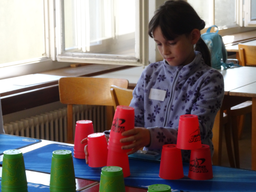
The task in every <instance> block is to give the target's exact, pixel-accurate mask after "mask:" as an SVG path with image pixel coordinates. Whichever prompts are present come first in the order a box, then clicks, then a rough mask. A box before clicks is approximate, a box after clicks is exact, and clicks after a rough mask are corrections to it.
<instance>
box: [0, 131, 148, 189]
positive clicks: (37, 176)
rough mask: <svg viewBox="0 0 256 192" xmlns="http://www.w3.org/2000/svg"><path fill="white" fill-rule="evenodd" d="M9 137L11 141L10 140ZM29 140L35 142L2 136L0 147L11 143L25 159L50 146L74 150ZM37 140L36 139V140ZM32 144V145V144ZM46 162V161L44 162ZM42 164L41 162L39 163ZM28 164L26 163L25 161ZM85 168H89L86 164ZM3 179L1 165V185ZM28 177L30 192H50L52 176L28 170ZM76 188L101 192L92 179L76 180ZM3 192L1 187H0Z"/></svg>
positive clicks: (0, 154)
mask: <svg viewBox="0 0 256 192" xmlns="http://www.w3.org/2000/svg"><path fill="white" fill-rule="evenodd" d="M8 137H9V139H8ZM28 139H30V140H33V138H27V137H20V136H13V135H7V134H0V145H1V143H2V142H8V140H9V142H11V144H10V148H9V149H14V148H19V150H20V151H21V152H22V153H23V155H24V159H25V155H26V153H28V152H31V151H33V150H38V149H39V150H40V148H42V147H45V146H47V145H50V144H58V145H60V144H64V145H65V146H69V147H72V148H73V146H74V145H73V144H67V143H60V142H55V141H48V140H40V142H38V141H37V142H34V143H32V141H27V140H28ZM21 140H24V142H28V144H27V145H25V144H24V143H21V142H20V141H21ZM35 140H36V139H35ZM30 142H31V143H30ZM13 147H14V148H13ZM0 148H1V149H6V150H8V149H7V148H6V146H4V147H1V146H0ZM2 152H3V151H0V162H1V161H2V157H3V155H2ZM42 161H44V159H43V160H42ZM39 163H40V162H39ZM25 164H26V161H25ZM85 166H87V165H86V164H85ZM1 177H2V165H0V183H1ZM26 177H27V181H28V187H29V189H30V190H29V191H28V192H41V191H42V192H44V191H47V192H49V183H50V174H49V173H45V172H38V171H34V170H26ZM76 187H77V191H82V192H98V191H99V182H98V181H95V180H90V179H82V178H76ZM0 191H1V186H0ZM125 191H126V192H146V191H147V190H146V189H142V188H134V187H129V186H126V187H125Z"/></svg>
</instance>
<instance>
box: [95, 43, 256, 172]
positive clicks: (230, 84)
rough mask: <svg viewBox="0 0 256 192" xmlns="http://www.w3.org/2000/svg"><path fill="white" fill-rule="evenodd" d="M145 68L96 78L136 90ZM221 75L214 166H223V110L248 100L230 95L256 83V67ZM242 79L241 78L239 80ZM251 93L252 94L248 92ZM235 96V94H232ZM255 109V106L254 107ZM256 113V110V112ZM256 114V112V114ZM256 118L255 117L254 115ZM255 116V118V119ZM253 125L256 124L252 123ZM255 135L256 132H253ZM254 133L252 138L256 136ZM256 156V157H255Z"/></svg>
mask: <svg viewBox="0 0 256 192" xmlns="http://www.w3.org/2000/svg"><path fill="white" fill-rule="evenodd" d="M255 42H256V41H255ZM143 70H144V69H143V67H133V68H130V69H125V70H121V71H116V72H111V73H106V74H103V75H99V76H96V77H107V78H110V77H117V78H118V77H119V78H125V79H128V80H129V87H131V88H134V87H135V85H136V83H137V82H138V80H139V77H140V75H141V73H142V71H143ZM220 72H221V74H222V75H223V78H224V84H225V87H224V90H225V96H224V100H223V103H222V107H221V109H220V110H219V112H218V113H217V115H216V118H215V122H214V126H213V135H214V136H213V144H214V148H215V151H214V156H213V163H214V165H221V151H222V131H221V125H222V121H223V110H225V109H228V108H231V107H232V106H234V105H236V104H239V103H241V102H243V101H246V100H248V97H251V96H248V95H245V94H243V95H242V94H239V95H237V96H236V97H234V96H233V95H230V93H232V92H231V91H233V90H236V89H239V88H242V87H244V86H247V85H250V84H252V83H254V82H256V67H247V66H245V67H237V68H230V69H227V70H220ZM239 77H240V78H239ZM248 93H250V92H248ZM232 94H233V93H232ZM253 107H254V108H255V106H253ZM255 111H256V110H255ZM254 114H256V112H255V113H254ZM254 116H255V115H254ZM254 116H253V117H254ZM252 123H255V122H253V121H252ZM254 129H256V128H255V125H254V124H252V130H254ZM253 133H255V132H253ZM253 133H252V136H253V135H255V134H253ZM252 142H253V143H252V146H254V147H252V155H253V159H252V169H253V170H256V139H255V138H254V139H253V140H252ZM254 154H255V155H254Z"/></svg>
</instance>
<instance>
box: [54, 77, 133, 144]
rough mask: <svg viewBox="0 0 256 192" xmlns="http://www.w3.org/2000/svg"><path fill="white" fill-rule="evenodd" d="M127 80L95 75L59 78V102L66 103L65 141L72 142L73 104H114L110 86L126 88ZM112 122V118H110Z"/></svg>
mask: <svg viewBox="0 0 256 192" xmlns="http://www.w3.org/2000/svg"><path fill="white" fill-rule="evenodd" d="M128 84H129V82H128V80H126V79H115V78H95V77H63V78H61V79H60V80H59V97H60V102H61V103H63V104H66V105H67V142H68V143H70V142H73V140H74V138H73V105H100V106H114V103H113V101H112V97H111V94H110V91H109V89H110V86H111V85H117V86H119V87H123V88H128ZM111 122H112V120H111Z"/></svg>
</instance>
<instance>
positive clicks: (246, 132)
mask: <svg viewBox="0 0 256 192" xmlns="http://www.w3.org/2000/svg"><path fill="white" fill-rule="evenodd" d="M250 115H251V114H250ZM250 115H247V116H246V117H245V124H244V127H243V132H242V136H241V140H239V153H240V168H241V169H249V170H250V169H251V165H252V163H251V123H250V122H251V116H250ZM223 136H224V135H223ZM222 154H223V155H222V164H221V165H222V166H227V167H230V165H229V161H228V157H227V149H226V143H225V139H223V148H222Z"/></svg>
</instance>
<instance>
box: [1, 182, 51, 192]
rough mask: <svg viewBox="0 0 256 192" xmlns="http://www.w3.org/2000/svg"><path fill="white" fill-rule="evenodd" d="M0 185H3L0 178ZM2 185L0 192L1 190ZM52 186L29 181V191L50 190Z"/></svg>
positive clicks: (45, 191)
mask: <svg viewBox="0 0 256 192" xmlns="http://www.w3.org/2000/svg"><path fill="white" fill-rule="evenodd" d="M0 186H1V180H0ZM1 191H2V190H1V187H0V192H1ZM49 191H50V187H49V186H47V185H41V184H36V183H28V192H49Z"/></svg>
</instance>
